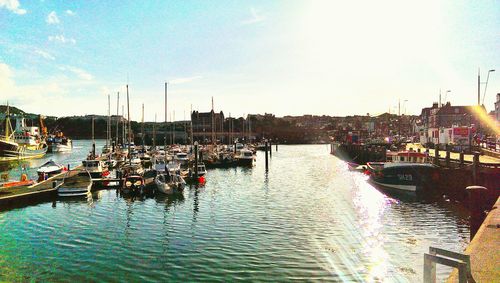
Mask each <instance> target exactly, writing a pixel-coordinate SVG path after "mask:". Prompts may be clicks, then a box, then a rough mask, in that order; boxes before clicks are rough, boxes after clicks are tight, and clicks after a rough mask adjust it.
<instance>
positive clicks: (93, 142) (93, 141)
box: [92, 115, 95, 144]
mask: <svg viewBox="0 0 500 283" xmlns="http://www.w3.org/2000/svg"><path fill="white" fill-rule="evenodd" d="M92 144H95V140H94V115H92Z"/></svg>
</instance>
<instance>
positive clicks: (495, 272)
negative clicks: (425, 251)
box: [447, 198, 500, 283]
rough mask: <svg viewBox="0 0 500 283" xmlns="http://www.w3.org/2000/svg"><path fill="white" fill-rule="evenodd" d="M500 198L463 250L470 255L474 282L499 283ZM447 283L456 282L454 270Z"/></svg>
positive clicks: (456, 274) (456, 273)
mask: <svg viewBox="0 0 500 283" xmlns="http://www.w3.org/2000/svg"><path fill="white" fill-rule="evenodd" d="M499 228H500V198H498V199H497V202H496V203H495V205H494V206H493V209H492V210H491V211H490V213H488V216H486V219H484V222H483V224H482V225H481V228H479V230H478V231H477V233H476V236H474V238H473V239H472V241H471V242H470V244H469V246H468V247H467V248H466V249H465V254H467V255H470V261H471V270H472V277H473V278H474V280H475V281H476V282H499V281H500V249H499V248H498V247H499V246H500V230H499ZM447 282H448V283H455V282H458V272H457V271H456V270H454V271H453V272H452V273H451V275H450V277H449V278H448V281H447Z"/></svg>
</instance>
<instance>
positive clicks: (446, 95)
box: [444, 90, 451, 104]
mask: <svg viewBox="0 0 500 283" xmlns="http://www.w3.org/2000/svg"><path fill="white" fill-rule="evenodd" d="M449 92H451V90H447V91H446V93H445V94H444V104H446V103H447V102H448V93H449Z"/></svg>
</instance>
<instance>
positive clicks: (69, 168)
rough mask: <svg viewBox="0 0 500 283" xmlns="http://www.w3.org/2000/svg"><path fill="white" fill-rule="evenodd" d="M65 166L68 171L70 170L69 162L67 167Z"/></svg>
mask: <svg viewBox="0 0 500 283" xmlns="http://www.w3.org/2000/svg"><path fill="white" fill-rule="evenodd" d="M66 168H68V171H69V170H71V167H70V166H69V163H68V167H66Z"/></svg>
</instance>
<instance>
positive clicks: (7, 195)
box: [0, 166, 80, 204]
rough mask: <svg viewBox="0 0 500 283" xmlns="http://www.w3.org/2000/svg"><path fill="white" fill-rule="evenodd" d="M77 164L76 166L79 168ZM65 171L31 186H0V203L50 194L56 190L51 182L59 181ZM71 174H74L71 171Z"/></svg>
mask: <svg viewBox="0 0 500 283" xmlns="http://www.w3.org/2000/svg"><path fill="white" fill-rule="evenodd" d="M79 167H80V166H78V167H77V168H79ZM65 174H66V172H63V173H59V174H57V175H55V176H52V177H50V178H48V179H47V180H45V181H42V182H39V183H36V184H34V185H31V186H17V187H10V188H0V204H4V203H12V202H15V201H16V200H18V199H21V198H30V197H38V196H42V195H50V194H52V193H55V192H56V191H57V189H56V188H53V187H52V182H53V181H57V182H61V181H62V180H63V178H64V175H65ZM72 174H76V172H75V173H72Z"/></svg>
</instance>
